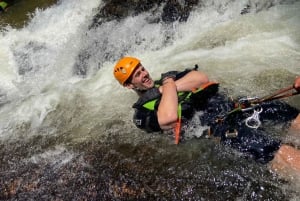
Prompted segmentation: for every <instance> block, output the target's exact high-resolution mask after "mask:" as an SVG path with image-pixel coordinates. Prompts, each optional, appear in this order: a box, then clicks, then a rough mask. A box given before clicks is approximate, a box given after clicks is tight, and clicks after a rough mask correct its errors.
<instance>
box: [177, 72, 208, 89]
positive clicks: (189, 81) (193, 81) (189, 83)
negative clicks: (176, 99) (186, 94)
mask: <svg viewBox="0 0 300 201" xmlns="http://www.w3.org/2000/svg"><path fill="white" fill-rule="evenodd" d="M207 82H209V79H208V77H207V75H206V74H204V73H203V72H200V71H191V72H189V73H187V74H186V75H185V76H184V77H182V78H180V79H178V80H176V82H175V83H176V87H177V91H192V90H194V89H197V88H199V87H200V86H201V85H202V84H205V83H207Z"/></svg>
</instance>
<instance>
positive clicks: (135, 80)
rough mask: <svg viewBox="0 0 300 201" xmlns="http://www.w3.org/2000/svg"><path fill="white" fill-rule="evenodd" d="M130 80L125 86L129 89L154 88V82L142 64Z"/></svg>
mask: <svg viewBox="0 0 300 201" xmlns="http://www.w3.org/2000/svg"><path fill="white" fill-rule="evenodd" d="M130 79H131V80H130V83H128V84H125V86H126V87H127V88H129V89H139V90H147V89H150V88H152V87H153V86H154V81H153V80H152V78H151V77H150V75H149V72H148V71H147V70H146V69H145V68H144V66H143V65H142V64H139V66H138V67H136V69H135V70H134V72H133V73H132V76H131V77H130Z"/></svg>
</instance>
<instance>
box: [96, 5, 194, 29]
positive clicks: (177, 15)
mask: <svg viewBox="0 0 300 201" xmlns="http://www.w3.org/2000/svg"><path fill="white" fill-rule="evenodd" d="M198 2H199V0H185V1H179V0H125V1H124V0H110V1H109V0H105V5H104V6H103V7H102V8H100V10H99V13H98V14H97V15H96V16H95V18H94V20H93V24H92V27H93V26H97V25H99V24H101V23H103V22H105V21H110V20H120V19H123V18H125V17H128V16H135V15H138V14H140V13H142V12H146V11H152V12H156V11H157V9H158V8H160V7H162V12H161V13H160V14H159V15H160V16H159V19H158V20H157V21H156V22H160V21H162V22H165V23H172V22H174V21H177V20H179V21H185V20H187V19H188V16H189V12H190V11H191V10H192V8H193V7H194V6H195V5H197V4H198Z"/></svg>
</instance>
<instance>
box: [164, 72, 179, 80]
mask: <svg viewBox="0 0 300 201" xmlns="http://www.w3.org/2000/svg"><path fill="white" fill-rule="evenodd" d="M177 73H178V72H177V71H169V72H166V73H162V74H161V80H162V83H163V82H164V80H166V79H168V78H172V79H173V80H176V75H177Z"/></svg>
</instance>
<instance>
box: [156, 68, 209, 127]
mask: <svg viewBox="0 0 300 201" xmlns="http://www.w3.org/2000/svg"><path fill="white" fill-rule="evenodd" d="M208 81H209V79H208V77H207V75H206V74H204V73H202V72H199V71H191V72H189V73H187V74H186V75H185V76H184V77H182V78H180V79H178V80H176V81H174V79H173V78H168V79H165V81H163V85H162V86H161V87H160V92H161V93H162V98H161V101H160V104H159V106H158V111H157V118H158V122H159V125H160V127H161V129H163V130H168V129H171V128H174V127H175V125H176V122H177V119H178V96H177V91H192V90H194V89H196V88H199V87H200V86H201V85H202V84H205V83H207V82H208Z"/></svg>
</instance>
